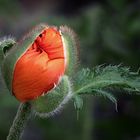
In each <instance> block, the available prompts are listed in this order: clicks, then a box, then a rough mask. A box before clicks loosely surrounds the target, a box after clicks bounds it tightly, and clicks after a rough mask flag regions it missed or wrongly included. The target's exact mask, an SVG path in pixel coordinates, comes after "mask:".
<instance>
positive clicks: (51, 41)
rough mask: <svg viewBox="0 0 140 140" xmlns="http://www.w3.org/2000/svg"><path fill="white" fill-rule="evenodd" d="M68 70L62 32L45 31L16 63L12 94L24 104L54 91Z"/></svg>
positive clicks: (49, 29)
mask: <svg viewBox="0 0 140 140" xmlns="http://www.w3.org/2000/svg"><path fill="white" fill-rule="evenodd" d="M64 71H65V58H64V48H63V44H62V39H61V35H60V33H59V32H58V31H57V30H56V29H54V28H48V29H46V30H45V31H44V32H43V33H42V34H41V35H40V36H39V37H37V39H36V40H35V41H34V43H33V44H32V45H31V47H30V48H29V49H28V50H27V51H26V52H25V54H24V55H23V56H22V57H21V58H20V59H19V60H18V61H17V63H16V66H15V69H14V76H13V83H12V87H13V94H14V95H15V96H16V98H17V99H18V100H20V101H22V102H25V101H28V100H32V99H35V98H37V97H38V96H40V95H42V94H43V93H44V92H47V91H49V90H51V89H52V88H54V86H55V85H56V84H57V83H58V81H59V78H60V77H61V76H62V75H63V74H64Z"/></svg>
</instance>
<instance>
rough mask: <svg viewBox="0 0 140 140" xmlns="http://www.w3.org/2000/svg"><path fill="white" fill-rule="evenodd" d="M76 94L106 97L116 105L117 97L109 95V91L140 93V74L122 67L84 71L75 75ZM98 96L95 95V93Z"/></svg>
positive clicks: (98, 67) (96, 68)
mask: <svg viewBox="0 0 140 140" xmlns="http://www.w3.org/2000/svg"><path fill="white" fill-rule="evenodd" d="M73 86H74V94H77V95H83V94H87V95H88V94H89V95H91V94H92V95H98V94H100V95H104V96H106V97H107V98H109V99H110V100H112V101H113V102H114V103H116V100H115V97H114V96H113V95H112V96H110V95H111V94H109V93H107V92H106V90H107V89H114V88H115V89H116V88H119V89H122V90H125V91H127V92H128V93H130V94H131V93H139V92H140V74H139V72H131V71H130V69H129V68H127V67H122V66H111V65H109V66H106V67H104V66H97V67H95V68H94V69H92V70H90V69H88V68H86V69H82V70H81V71H79V72H78V73H77V74H76V75H75V79H74V84H73ZM95 92H96V93H98V94H93V93H95Z"/></svg>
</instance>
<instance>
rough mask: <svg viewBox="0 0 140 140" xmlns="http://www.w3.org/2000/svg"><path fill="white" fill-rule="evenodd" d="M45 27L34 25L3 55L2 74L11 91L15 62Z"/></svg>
mask: <svg viewBox="0 0 140 140" xmlns="http://www.w3.org/2000/svg"><path fill="white" fill-rule="evenodd" d="M45 28H47V26H46V25H42V24H40V25H38V26H36V27H35V28H34V29H33V30H32V31H31V32H29V33H28V34H27V35H26V36H24V38H23V39H22V40H21V41H20V42H18V43H16V44H15V45H14V46H13V47H12V48H11V49H10V50H9V51H8V53H7V55H6V56H5V58H4V60H3V63H2V75H3V78H4V80H5V83H6V85H7V87H8V89H9V90H10V92H11V93H12V79H13V72H14V67H15V65H16V62H17V61H18V60H19V59H20V58H21V57H22V55H23V54H24V53H25V52H26V51H27V49H28V48H29V47H30V45H31V44H32V43H33V42H34V40H35V39H36V37H37V36H39V35H40V34H41V33H42V32H43V31H44V29H45Z"/></svg>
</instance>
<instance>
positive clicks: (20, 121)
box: [7, 102, 31, 140]
mask: <svg viewBox="0 0 140 140" xmlns="http://www.w3.org/2000/svg"><path fill="white" fill-rule="evenodd" d="M30 115H31V104H30V103H29V102H26V103H21V104H20V106H19V108H18V111H17V114H16V117H15V119H14V121H13V124H12V126H11V128H10V131H9V135H8V136H7V140H19V139H20V138H21V136H22V134H23V130H24V128H25V125H26V123H27V121H28V119H29V118H30Z"/></svg>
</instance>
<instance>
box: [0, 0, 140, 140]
mask: <svg viewBox="0 0 140 140" xmlns="http://www.w3.org/2000/svg"><path fill="white" fill-rule="evenodd" d="M39 23H48V24H49V25H56V26H60V25H68V26H70V27H71V28H73V29H74V30H75V32H76V33H77V34H78V37H79V40H80V61H81V65H82V66H83V67H90V68H92V67H94V66H96V65H99V64H104V63H105V64H113V65H114V64H120V63H122V64H123V65H125V66H130V67H131V70H133V71H136V70H137V69H138V68H139V66H140V1H139V0H79V1H78V0H71V1H67V0H46V1H45V0H39V1H37V0H0V37H3V36H12V37H15V38H16V39H17V40H19V39H20V38H21V37H22V36H23V35H24V34H25V33H26V32H28V30H29V29H30V28H32V27H33V26H34V25H37V24H39ZM114 94H115V95H117V99H118V112H117V111H116V110H115V105H114V104H112V103H111V102H110V101H108V100H106V99H100V98H95V97H94V98H92V99H91V98H88V97H87V98H85V99H84V107H83V109H82V111H80V117H79V120H77V117H76V111H75V109H74V106H73V103H72V102H70V103H69V104H68V105H67V106H66V107H65V109H64V110H63V112H62V113H61V114H59V115H55V116H54V117H52V118H49V119H39V118H35V117H33V118H32V119H31V120H30V121H29V122H28V125H27V127H26V129H25V133H24V135H23V138H22V140H31V139H32V140H79V139H80V140H106V139H108V140H140V97H139V96H136V95H135V96H134V95H133V96H132V95H127V94H126V93H124V92H121V91H114ZM18 105H19V102H18V101H16V99H15V98H14V97H12V96H10V94H9V92H8V91H7V89H6V88H5V86H4V85H3V84H2V81H1V83H0V140H4V139H6V135H7V134H8V131H9V128H10V126H11V124H12V120H13V118H14V116H15V114H16V110H17V108H18Z"/></svg>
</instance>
